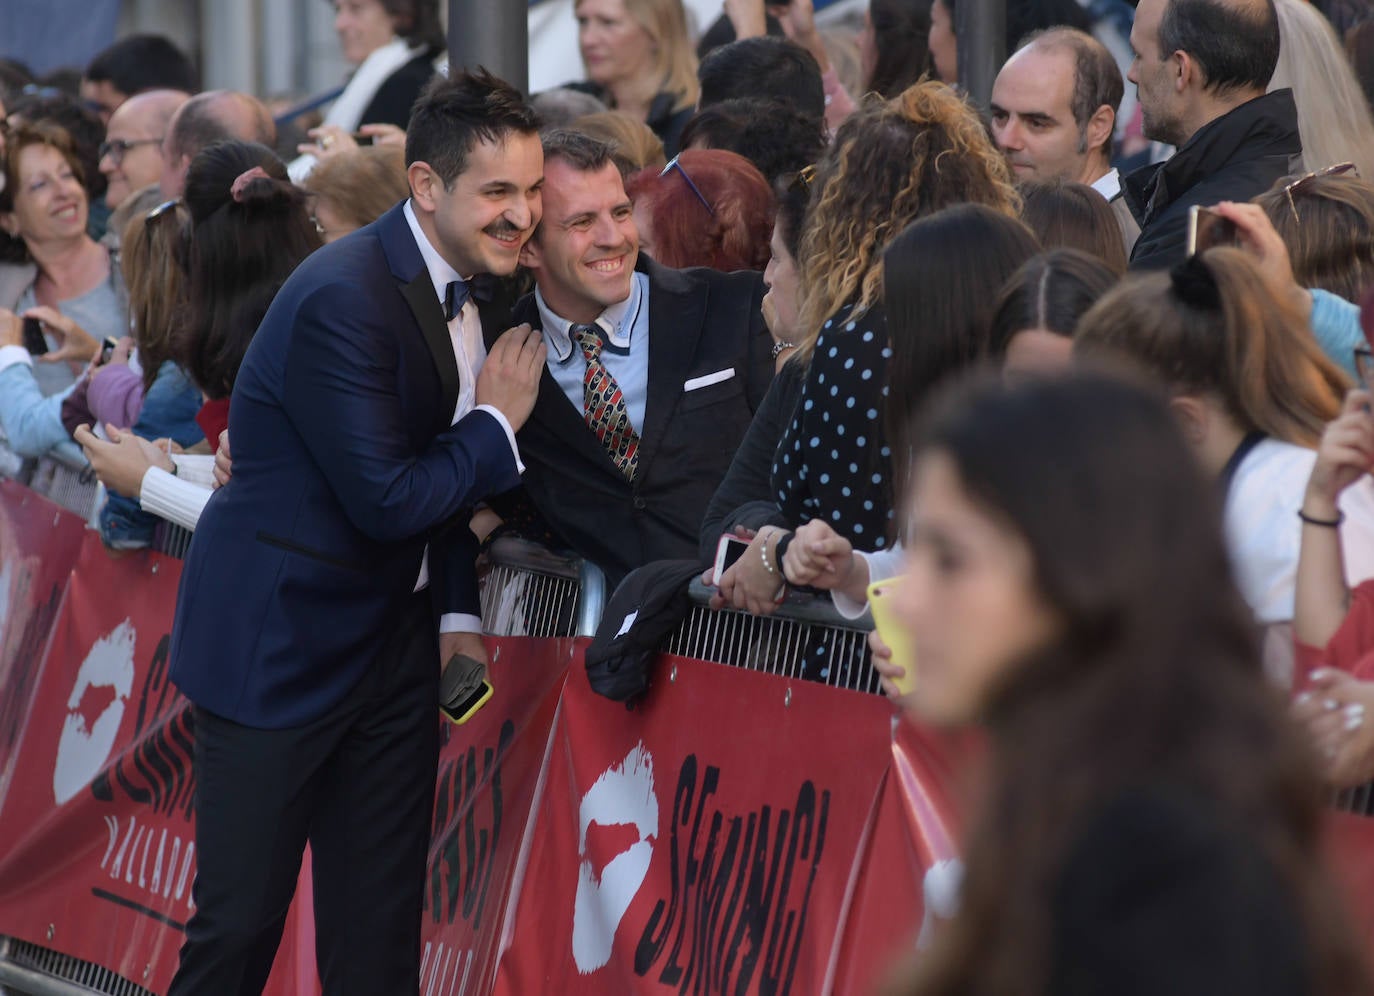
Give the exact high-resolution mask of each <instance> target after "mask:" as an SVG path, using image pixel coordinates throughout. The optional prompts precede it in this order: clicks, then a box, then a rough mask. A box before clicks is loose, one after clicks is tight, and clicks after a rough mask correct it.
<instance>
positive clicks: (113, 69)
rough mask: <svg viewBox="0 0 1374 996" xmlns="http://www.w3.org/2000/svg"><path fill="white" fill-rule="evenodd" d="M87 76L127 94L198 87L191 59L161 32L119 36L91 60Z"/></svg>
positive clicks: (191, 89) (194, 90) (190, 91)
mask: <svg viewBox="0 0 1374 996" xmlns="http://www.w3.org/2000/svg"><path fill="white" fill-rule="evenodd" d="M86 79H88V80H90V81H91V82H92V83H100V82H108V83H109V84H110V85H111V86H112V87H114V88H115V89H116V90H118V91H119V92H120V93H122V94H124V95H125V96H128V97H132V96H133V95H134V94H136V93H142V92H143V91H144V90H185V91H186V92H187V93H195V92H196V90H198V89H200V87H199V85H198V84H197V81H196V68H195V66H193V65H192V64H191V60H190V59H189V58H187V56H186V54H185V53H184V52H182V51H181V49H179V48H177V47H176V45H174V44H172V41H171V39H169V38H165V37H163V36H162V35H130V36H129V37H127V38H121V39H120V40H119V41H117V42H115V43H114V44H113V45H111V46H110V47H109V48H107V49H105V50H104V51H102V52H100V53H99V54H98V55H97V56H96V57H95V58H94V59H92V60H91V62H90V65H88V66H87V67H86Z"/></svg>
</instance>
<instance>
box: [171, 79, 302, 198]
mask: <svg viewBox="0 0 1374 996" xmlns="http://www.w3.org/2000/svg"><path fill="white" fill-rule="evenodd" d="M227 139H238V140H239V141H243V142H258V143H260V144H262V145H265V146H267V147H268V148H271V147H272V146H273V145H275V144H276V141H277V126H276V125H275V124H274V123H273V121H272V115H271V114H270V113H269V112H268V110H267V107H266V105H265V104H263V102H262V101H260V100H258V99H256V98H255V97H250V96H249V95H248V94H246V93H239V92H238V91H237V90H207V91H206V92H205V93H198V94H196V95H195V96H194V97H192V98H191V99H190V100H188V101H186V103H184V104H183V105H182V106H181V108H180V109H179V110H178V111H177V112H176V114H175V115H173V117H172V120H171V122H170V124H169V125H168V127H167V135H166V137H165V138H164V139H163V142H162V175H161V178H160V179H159V185H160V186H161V187H162V196H163V198H164V199H167V200H170V199H171V198H173V197H180V196H181V192H182V190H183V189H184V188H185V186H186V171H187V170H188V169H189V168H190V167H191V160H192V159H194V158H195V157H196V155H197V154H198V153H199V152H200V151H201V150H202V149H205V148H208V147H209V146H211V145H214V144H215V143H216V142H223V141H225V140H227Z"/></svg>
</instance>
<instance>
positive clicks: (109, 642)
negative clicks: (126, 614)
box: [52, 619, 137, 805]
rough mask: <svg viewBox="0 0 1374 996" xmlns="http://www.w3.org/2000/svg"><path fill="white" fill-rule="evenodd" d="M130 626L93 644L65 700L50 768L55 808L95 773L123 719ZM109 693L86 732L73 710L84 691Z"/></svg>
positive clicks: (129, 682)
mask: <svg viewBox="0 0 1374 996" xmlns="http://www.w3.org/2000/svg"><path fill="white" fill-rule="evenodd" d="M136 638H137V634H136V633H135V632H134V626H133V622H132V621H131V620H129V619H125V620H124V621H123V622H122V623H120V624H119V625H118V626H116V627H115V629H114V632H112V633H110V634H108V635H107V636H102V637H101V638H100V639H99V640H96V641H95V646H93V647H91V652H90V653H89V654H87V655H86V659H85V660H84V661H82V663H81V670H80V671H78V672H77V675H76V685H75V686H74V687H73V688H72V694H71V696H70V697H69V698H68V699H67V719H66V721H65V722H64V723H63V724H62V736H61V739H59V740H58V742H57V763H56V764H55V765H54V766H53V773H52V792H53V796H54V797H55V798H56V799H57V802H58V804H59V805H60V804H62V803H65V802H67V801H68V800H69V799H71V798H72V797H73V796H75V795H76V794H77V793H78V792H80V791H81V790H82V789H84V788H85V787H86V786H87V785H89V784H90V783H91V780H92V779H93V778H95V776H96V775H98V774H99V773H100V769H101V768H102V767H103V766H104V764H105V761H106V760H107V759H108V758H109V756H110V748H111V747H113V746H114V741H115V736H116V735H117V734H118V733H119V723H120V720H122V719H123V718H124V703H125V701H126V700H127V699H128V698H129V693H130V692H131V691H132V690H133V686H134V642H135V640H136ZM105 687H109V688H112V689H114V693H115V697H114V701H112V702H111V703H110V704H109V705H107V706H106V707H105V711H104V712H102V713H101V714H100V716H99V717H98V718H97V719H96V721H95V723H94V724H93V725H92V726H91V728H90V729H87V728H86V718H85V717H84V716H83V715H82V714H81V713H80V712H79V711H78V709H79V707H80V705H81V699H82V698H83V697H84V696H85V694H86V691H87V689H90V688H105Z"/></svg>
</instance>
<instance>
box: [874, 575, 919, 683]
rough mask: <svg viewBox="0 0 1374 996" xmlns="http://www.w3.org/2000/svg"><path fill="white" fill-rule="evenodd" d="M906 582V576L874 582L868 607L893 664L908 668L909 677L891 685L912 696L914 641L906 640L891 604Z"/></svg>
mask: <svg viewBox="0 0 1374 996" xmlns="http://www.w3.org/2000/svg"><path fill="white" fill-rule="evenodd" d="M905 580H906V578H904V577H895V578H887V579H886V580H883V581H874V582H873V583H872V584H871V585H869V586H868V608H869V611H870V612H872V613H873V625H874V628H876V629H877V630H878V636H879V637H880V638H881V639H882V641H883V642H884V643H886V644H887V645H888V647H889V649H891V651H892V663H893V664H898V665H901V666H902V667H904V668H906V674H904V675H903V676H902V677H901V678H897V679H894V680H893V682H892V683H893V684H894V685H896V686H897V690H898V691H899V692H901V693H902V694H903V695H909V694H910V693H911V692H912V690H913V689H915V687H916V673H915V666H916V659H915V656H914V655H913V654H912V649H911V641H910V640H909V639H908V638H907V634H906V626H905V625H904V624H903V623H901V622H900V621H899V620H898V619H897V615H896V613H895V612H894V611H893V608H892V602H891V601H889V599H890V598H891V596H892V595H893V594H894V592H895V590H896V588H897V587H898V586H899V585H900V584H901V583H902V582H903V581H905Z"/></svg>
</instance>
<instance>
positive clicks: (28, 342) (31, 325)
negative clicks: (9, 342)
mask: <svg viewBox="0 0 1374 996" xmlns="http://www.w3.org/2000/svg"><path fill="white" fill-rule="evenodd" d="M24 348H25V349H27V350H28V351H29V355H30V356H42V355H43V354H44V353H46V352H47V351H48V339H47V337H46V336H45V335H43V323H42V322H40V321H39V320H38V319H37V318H25V319H24Z"/></svg>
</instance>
